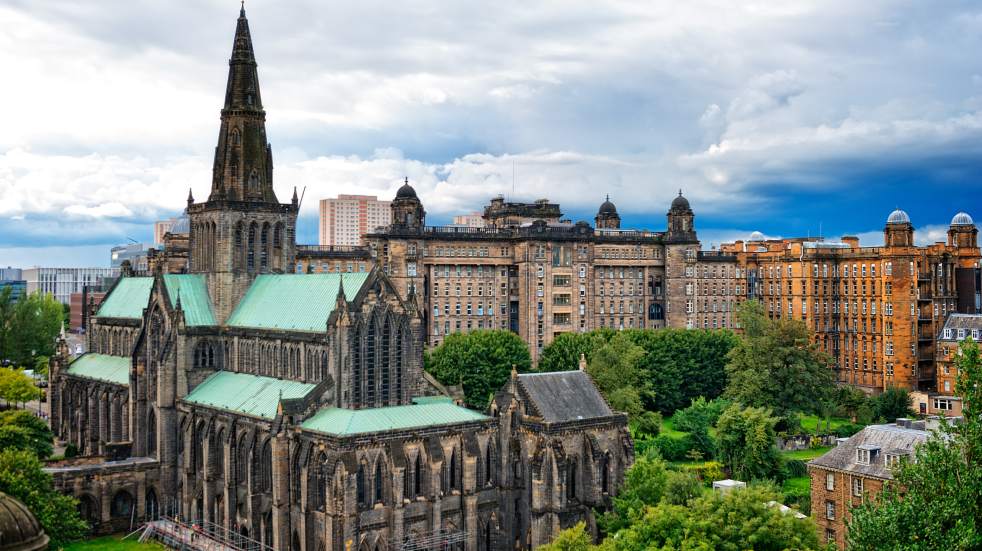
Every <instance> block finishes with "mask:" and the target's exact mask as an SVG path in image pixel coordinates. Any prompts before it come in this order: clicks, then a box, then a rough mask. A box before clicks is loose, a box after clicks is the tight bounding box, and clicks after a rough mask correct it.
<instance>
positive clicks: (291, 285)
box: [228, 272, 368, 332]
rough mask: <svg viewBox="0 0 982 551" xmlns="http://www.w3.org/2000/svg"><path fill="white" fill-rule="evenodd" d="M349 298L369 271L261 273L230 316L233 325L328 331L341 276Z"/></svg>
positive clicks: (363, 281)
mask: <svg viewBox="0 0 982 551" xmlns="http://www.w3.org/2000/svg"><path fill="white" fill-rule="evenodd" d="M342 276H343V278H344V292H345V295H346V296H347V297H348V299H351V297H353V296H355V293H357V292H358V290H359V289H361V286H362V285H364V284H365V280H366V279H368V272H360V273H347V274H271V275H261V276H259V277H257V278H256V281H255V282H254V283H253V284H252V286H251V287H249V290H248V291H247V292H246V295H245V296H244V297H243V298H242V301H241V302H239V305H238V307H236V309H235V311H234V312H232V316H231V317H229V319H228V325H229V326H231V327H251V328H257V329H283V330H287V331H313V332H324V331H327V318H328V317H329V316H330V315H331V312H333V311H334V305H335V302H336V299H337V296H338V288H339V287H340V283H341V278H342Z"/></svg>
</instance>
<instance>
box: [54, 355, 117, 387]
mask: <svg viewBox="0 0 982 551" xmlns="http://www.w3.org/2000/svg"><path fill="white" fill-rule="evenodd" d="M66 373H68V374H69V375H73V376H75V377H84V378H86V379H93V380H96V381H104V382H107V383H113V384H115V385H122V386H130V359H129V358H125V357H123V356H108V355H106V354H93V353H91V352H89V353H88V354H82V355H81V356H79V357H78V358H75V361H73V362H72V363H71V364H69V365H68V370H67V371H66Z"/></svg>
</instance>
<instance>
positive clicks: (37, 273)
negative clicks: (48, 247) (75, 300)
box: [23, 268, 118, 305]
mask: <svg viewBox="0 0 982 551" xmlns="http://www.w3.org/2000/svg"><path fill="white" fill-rule="evenodd" d="M116 273H118V272H116V271H114V270H113V269H112V268H27V269H25V270H23V274H24V276H23V277H24V280H25V281H27V292H28V293H36V292H38V291H40V292H42V293H50V294H51V295H54V297H55V299H57V300H58V302H60V303H62V304H66V305H67V304H69V303H70V301H71V297H72V293H81V292H82V289H83V287H85V286H98V285H102V283H103V280H104V279H105V278H108V277H112V276H113V275H115V274H116Z"/></svg>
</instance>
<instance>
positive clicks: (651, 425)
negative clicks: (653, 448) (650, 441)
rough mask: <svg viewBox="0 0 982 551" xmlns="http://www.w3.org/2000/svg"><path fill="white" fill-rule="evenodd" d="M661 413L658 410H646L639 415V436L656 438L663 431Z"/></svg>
mask: <svg viewBox="0 0 982 551" xmlns="http://www.w3.org/2000/svg"><path fill="white" fill-rule="evenodd" d="M661 421H662V419H661V414H660V413H658V412H657V411H646V412H644V413H642V414H641V415H639V416H638V418H637V424H636V425H635V431H636V432H637V434H638V436H639V437H643V438H654V437H656V436H658V433H660V432H661Z"/></svg>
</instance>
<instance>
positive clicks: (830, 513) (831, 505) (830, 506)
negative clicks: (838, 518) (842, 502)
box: [825, 501, 835, 520]
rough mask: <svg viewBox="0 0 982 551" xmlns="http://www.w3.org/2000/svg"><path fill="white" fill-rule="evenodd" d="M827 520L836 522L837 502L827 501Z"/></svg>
mask: <svg viewBox="0 0 982 551" xmlns="http://www.w3.org/2000/svg"><path fill="white" fill-rule="evenodd" d="M825 518H827V519H829V520H835V502H834V501H826V502H825Z"/></svg>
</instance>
